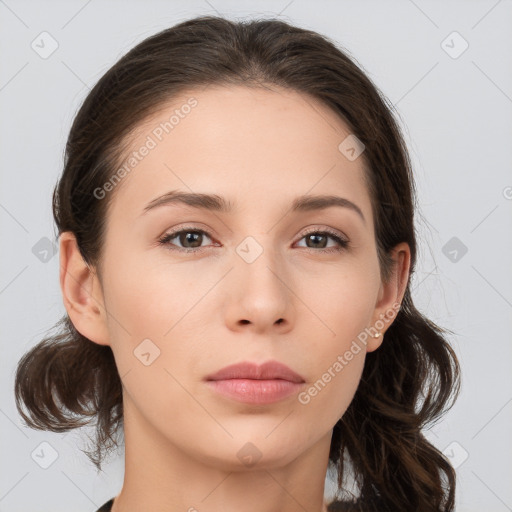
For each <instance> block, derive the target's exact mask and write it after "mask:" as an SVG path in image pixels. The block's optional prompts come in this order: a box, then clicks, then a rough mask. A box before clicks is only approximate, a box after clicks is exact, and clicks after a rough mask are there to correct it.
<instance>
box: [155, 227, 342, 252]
mask: <svg viewBox="0 0 512 512" xmlns="http://www.w3.org/2000/svg"><path fill="white" fill-rule="evenodd" d="M184 232H185V233H201V234H203V235H206V236H207V237H208V238H210V239H211V238H212V237H211V235H210V234H209V233H208V232H207V231H204V230H203V229H197V228H194V227H184V228H181V229H179V230H177V231H173V232H171V233H166V234H165V235H163V236H162V237H161V238H159V239H158V243H159V245H162V246H165V247H166V249H168V250H170V251H178V252H185V253H201V252H203V251H204V250H205V249H207V248H206V247H197V248H192V249H191V248H183V247H177V246H174V247H171V245H174V244H170V241H171V240H172V239H174V238H176V236H177V235H179V234H181V233H184ZM312 234H315V235H327V236H328V237H329V238H332V239H333V240H334V241H335V242H336V243H337V244H338V247H329V248H327V249H314V248H312V247H304V249H305V250H307V251H312V252H324V253H337V252H341V251H343V250H345V249H347V248H348V246H349V242H348V240H345V239H344V238H342V237H340V236H339V235H338V234H337V233H336V232H335V231H332V230H330V229H328V228H326V229H323V230H318V229H312V230H310V231H308V232H307V233H305V234H304V235H303V236H302V238H300V240H302V239H303V238H305V237H306V236H308V235H312ZM300 240H299V241H300Z"/></svg>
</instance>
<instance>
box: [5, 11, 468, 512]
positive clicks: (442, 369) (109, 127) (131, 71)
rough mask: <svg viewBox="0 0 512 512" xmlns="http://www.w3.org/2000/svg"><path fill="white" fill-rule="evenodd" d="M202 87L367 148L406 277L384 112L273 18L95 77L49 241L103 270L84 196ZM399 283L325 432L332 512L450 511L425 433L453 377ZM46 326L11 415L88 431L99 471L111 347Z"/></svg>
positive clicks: (379, 226)
mask: <svg viewBox="0 0 512 512" xmlns="http://www.w3.org/2000/svg"><path fill="white" fill-rule="evenodd" d="M209 84H226V85H228V84H233V85H237V84H240V85H248V86H266V85H277V86H280V87H284V88H288V89H290V90H294V91H298V92H301V93H305V94H308V95H310V97H313V98H316V99H318V100H320V101H321V102H323V104H325V105H327V106H328V107H330V108H331V109H332V110H333V111H334V112H336V113H337V114H338V115H339V116H340V118H341V119H342V120H343V121H344V122H345V123H347V124H348V126H349V127H350V129H351V132H352V133H353V134H354V135H355V136H356V137H357V138H358V139H359V140H360V141H361V142H362V143H363V144H364V145H365V151H364V153H363V156H362V158H363V159H364V160H363V161H364V163H365V166H366V178H367V180H368V186H369V191H370V195H371V198H372V205H373V214H374V219H375V239H376V243H377V247H378V251H379V261H380V265H381V272H382V275H383V277H384V278H386V277H387V276H388V274H389V270H390V265H391V262H392V260H391V259H390V256H389V254H390V250H391V249H392V248H393V247H394V246H395V245H397V244H398V243H400V242H407V243H408V244H409V247H410V249H411V275H410V277H411V276H412V273H413V272H414V265H415V261H416V251H417V249H416V239H415V230H414V223H413V218H414V207H415V190H414V182H413V178H412V172H411V163H410V160H409V156H408V153H407V150H406V147H405V143H404V141H403V139H402V135H401V132H400V129H399V127H398V125H397V123H396V121H395V119H394V116H393V113H392V112H393V110H394V108H393V106H392V105H391V104H390V103H389V102H388V101H387V100H386V99H385V97H384V96H383V95H382V94H381V93H380V92H379V91H378V89H377V88H376V86H375V85H374V84H373V83H372V82H371V81H370V80H369V78H368V77H367V76H366V75H365V73H364V72H363V71H362V70H361V69H360V68H359V67H358V66H357V65H356V64H355V63H354V61H353V60H352V59H351V58H350V57H348V55H347V54H346V52H345V51H342V50H341V49H339V48H338V47H337V46H336V45H335V44H334V43H333V42H332V41H330V40H329V39H328V38H326V37H324V36H321V35H319V34H317V33H315V32H313V31H310V30H305V29H302V28H298V27H295V26H292V25H290V24H288V23H285V22H283V21H279V20H253V21H239V22H235V21H229V20H226V19H223V18H220V17H212V16H202V17H198V18H194V19H191V20H188V21H185V22H183V23H180V24H178V25H176V26H174V27H171V28H169V29H166V30H163V31H161V32H159V33H157V34H155V35H153V36H151V37H149V38H147V39H145V40H144V41H142V42H141V43H140V44H138V45H137V46H135V47H134V48H133V49H132V50H130V51H129V52H128V53H127V54H126V55H124V56H123V57H122V58H121V59H120V60H119V61H118V62H117V63H116V64H115V65H114V66H113V67H112V68H110V69H109V70H108V71H107V72H106V73H105V74H104V75H103V77H102V78H101V79H100V80H99V81H98V83H97V84H96V85H95V87H94V88H93V89H92V90H91V92H90V93H89V95H88V96H87V98H86V99H85V101H84V103H83V105H82V106H81V108H80V110H79V111H78V113H77V115H76V117H75V119H74V122H73V125H72V127H71V130H70V133H69V138H68V141H67V145H66V154H65V162H64V170H63V173H62V176H61V178H60V180H59V182H58V184H57V185H56V187H55V191H54V195H53V212H54V218H55V222H56V224H57V227H58V232H59V234H60V233H62V232H64V231H71V232H73V233H74V234H75V236H76V238H77V242H78V247H79V249H80V252H81V254H82V257H83V258H84V260H85V261H86V262H87V263H88V264H89V265H92V266H94V267H96V268H97V269H98V270H100V262H101V248H102V247H103V242H104V225H105V218H106V215H107V206H108V204H109V201H110V200H111V198H112V195H113V194H110V195H109V196H108V197H106V198H105V199H104V200H98V198H97V197H96V196H95V194H94V190H95V189H97V187H101V186H102V185H103V184H104V183H105V182H107V181H108V180H109V177H111V176H112V175H113V173H114V170H115V169H116V168H117V165H118V164H119V162H120V161H121V157H122V156H123V151H124V149H125V147H126V146H125V144H126V140H127V135H128V134H129V133H130V130H133V129H134V128H135V127H136V126H137V125H138V123H140V122H142V121H143V120H144V119H145V118H147V116H149V115H151V114H152V113H154V112H156V111H157V110H158V108H159V107H161V106H162V104H163V103H164V102H167V101H169V100H170V99H172V98H173V97H174V96H175V95H176V94H177V93H179V92H182V91H186V90H188V89H190V88H192V87H194V86H207V85H209ZM100 275H101V274H100ZM410 277H409V283H408V285H407V289H406V292H405V296H404V299H403V303H402V306H401V308H400V310H399V312H398V314H397V316H396V318H395V320H394V322H393V324H392V325H391V326H390V328H389V329H388V331H387V332H386V337H385V340H384V342H383V344H382V346H381V347H380V348H379V349H378V350H376V351H374V352H370V353H368V354H367V358H366V363H365V366H364V370H363V374H362V378H361V381H360V384H359V387H358V389H357V392H356V394H355V396H354V398H353V400H352V402H351V404H350V406H349V407H348V409H347V411H346V412H345V414H344V415H343V417H342V418H341V419H340V420H339V421H338V422H337V423H336V425H335V427H334V431H333V436H332V441H331V450H330V456H329V459H330V462H331V463H332V464H333V465H334V466H335V467H336V469H337V474H338V486H339V491H338V494H339V495H338V498H340V500H339V501H336V502H335V503H334V502H333V503H332V504H330V506H329V507H330V508H329V509H330V510H354V511H355V510H357V511H370V510H371V511H373V510H379V511H380V512H384V511H393V512H396V511H408V512H409V511H411V510H421V511H446V512H448V511H452V510H453V509H454V501H455V500H454V497H455V471H454V469H453V468H452V467H451V466H450V464H449V462H448V460H447V459H446V458H445V457H444V456H443V455H442V453H441V452H440V451H439V450H438V449H437V448H436V447H434V446H433V445H432V444H431V443H429V442H428V440H427V439H426V438H425V437H424V435H423V433H422V429H423V428H424V427H425V426H428V425H430V424H432V423H433V422H434V421H435V420H437V419H439V418H440V416H441V415H442V414H443V413H444V412H445V411H446V410H448V408H449V407H451V405H452V404H453V400H455V398H456V396H457V394H458V391H459V386H460V382H459V365H458V362H457V358H456V355H455V353H454V351H453V349H452V348H451V347H450V346H449V344H448V343H447V341H446V340H445V338H444V331H443V330H441V329H440V328H439V327H437V326H436V325H435V324H433V323H432V322H431V321H429V320H428V319H427V318H425V317H424V316H423V315H422V314H421V313H420V312H419V311H418V310H417V309H416V308H415V306H414V304H413V301H412V298H411V291H410ZM56 328H57V332H56V334H54V335H48V336H47V337H45V338H44V339H43V340H42V341H41V342H40V343H39V344H37V345H36V346H35V347H34V348H32V349H31V350H30V351H29V352H27V353H26V354H25V355H24V356H23V358H22V359H21V360H20V362H19V364H18V367H17V371H16V377H15V395H16V404H17V407H18V410H19V412H20V414H21V415H22V417H23V418H24V420H25V421H26V422H27V424H28V425H29V426H30V427H32V428H37V429H47V430H52V431H56V432H62V431H67V430H70V429H73V428H77V427H80V426H82V425H86V424H89V423H91V422H93V420H95V422H96V423H95V424H96V444H95V451H94V452H92V453H88V456H89V458H90V459H91V460H92V461H93V462H94V463H95V464H96V466H97V467H98V468H99V469H101V461H102V460H103V457H104V455H105V454H106V453H107V452H108V451H110V450H111V449H112V448H113V447H114V446H117V441H116V439H115V434H116V433H117V432H119V430H121V429H120V428H119V427H121V426H122V421H123V403H122V387H121V381H120V378H119V375H118V372H117V368H116V365H115V361H114V357H113V354H112V351H111V349H110V347H108V346H102V345H98V344H96V343H93V342H91V341H90V340H88V339H87V338H85V337H84V336H82V335H81V334H80V333H79V332H78V331H77V330H76V329H75V328H74V326H73V324H72V323H71V321H70V319H69V317H68V316H67V315H64V317H63V318H62V319H61V320H60V322H59V323H58V324H57V325H56ZM450 398H452V399H453V400H450ZM23 406H25V407H26V410H27V412H25V411H24V410H23ZM347 461H349V462H350V465H351V468H352V473H353V477H354V481H355V482H356V484H357V490H358V492H357V493H354V495H352V494H351V493H347V492H346V491H344V490H343V489H344V487H345V483H346V480H347V471H346V463H347ZM356 494H357V495H356Z"/></svg>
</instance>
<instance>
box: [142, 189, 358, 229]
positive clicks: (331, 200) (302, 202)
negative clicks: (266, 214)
mask: <svg viewBox="0 0 512 512" xmlns="http://www.w3.org/2000/svg"><path fill="white" fill-rule="evenodd" d="M173 204H183V205H186V206H190V207H192V208H197V209H200V210H211V211H216V212H219V213H232V212H233V210H234V206H235V205H234V204H233V203H232V202H231V201H229V200H227V199H225V198H224V197H222V196H219V195H217V194H203V193H199V192H182V191H178V190H171V191H170V192H167V193H165V194H163V195H161V196H158V197H156V198H155V199H153V200H152V201H150V202H149V203H148V204H147V205H146V206H145V207H144V210H143V212H142V215H143V214H145V213H147V212H148V211H150V210H152V209H154V208H157V207H160V206H166V205H173ZM333 206H338V207H341V208H348V209H350V210H352V211H354V212H356V213H357V214H358V215H359V216H360V217H361V219H362V220H363V222H366V220H365V218H364V215H363V212H362V211H361V208H359V206H357V205H356V204H355V203H353V202H352V201H350V200H348V199H345V198H344V197H339V196H333V195H303V196H300V197H297V198H295V199H294V200H293V202H292V206H291V210H292V212H307V211H317V210H325V209H327V208H331V207H333Z"/></svg>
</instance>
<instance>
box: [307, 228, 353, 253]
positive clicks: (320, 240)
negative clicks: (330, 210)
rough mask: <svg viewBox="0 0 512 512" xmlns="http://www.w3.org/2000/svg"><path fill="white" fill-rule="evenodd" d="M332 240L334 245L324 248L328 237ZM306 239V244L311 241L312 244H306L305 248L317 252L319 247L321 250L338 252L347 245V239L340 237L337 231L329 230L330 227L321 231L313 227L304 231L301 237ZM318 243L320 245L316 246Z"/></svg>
mask: <svg viewBox="0 0 512 512" xmlns="http://www.w3.org/2000/svg"><path fill="white" fill-rule="evenodd" d="M329 238H330V239H331V240H334V242H335V245H334V247H333V246H331V247H329V248H326V245H325V244H326V243H327V240H328V239H329ZM304 239H305V240H306V244H308V243H312V244H313V246H310V245H306V249H311V250H313V251H314V252H318V249H320V250H321V251H322V252H340V251H342V250H344V249H346V248H347V247H348V240H346V239H345V238H342V237H341V236H340V235H339V234H338V233H337V232H335V231H331V230H330V229H324V230H322V231H319V230H317V229H314V230H312V231H309V232H308V233H306V234H305V235H304V236H303V237H302V238H301V239H300V241H302V240H304ZM315 244H318V245H319V246H320V247H318V245H315Z"/></svg>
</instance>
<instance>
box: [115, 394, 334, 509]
mask: <svg viewBox="0 0 512 512" xmlns="http://www.w3.org/2000/svg"><path fill="white" fill-rule="evenodd" d="M123 412H124V439H125V474H124V482H123V487H122V489H121V492H120V494H119V495H118V496H117V497H116V498H115V499H114V504H113V507H112V512H138V511H140V510H151V511H152V512H178V511H179V512H184V511H187V512H235V511H236V512H239V511H240V510H243V511H244V512H297V511H309V512H327V509H326V506H325V503H324V499H323V496H324V484H325V476H326V472H327V465H328V457H329V448H330V441H331V435H332V431H329V432H328V434H327V435H325V436H324V437H322V438H320V439H319V440H318V441H317V443H316V444H314V445H313V446H312V447H310V448H309V449H308V450H307V451H306V452H302V453H301V454H300V455H299V456H298V457H297V458H295V459H294V460H293V461H292V462H289V463H288V464H286V465H280V464H278V463H272V462H267V465H266V466H263V465H260V464H257V465H256V466H257V467H258V469H256V467H255V468H249V467H246V466H244V464H242V463H240V464H239V465H238V466H233V465H232V464H231V465H228V464H227V463H226V464H225V465H223V464H219V463H218V461H216V462H208V461H206V460H205V459H204V458H201V454H195V453H187V452H186V451H185V450H184V449H183V448H181V447H180V446H177V445H176V444H175V443H172V442H171V441H170V440H169V439H167V438H164V436H163V435H162V434H161V433H160V432H157V431H155V429H154V428H152V427H151V425H149V423H148V422H147V421H145V420H144V419H143V418H142V417H141V416H140V415H138V413H137V412H136V409H135V407H133V404H130V402H129V401H127V400H125V407H124V411H123Z"/></svg>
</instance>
